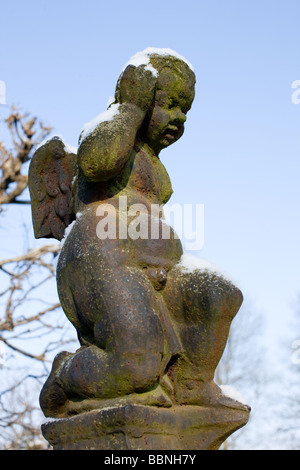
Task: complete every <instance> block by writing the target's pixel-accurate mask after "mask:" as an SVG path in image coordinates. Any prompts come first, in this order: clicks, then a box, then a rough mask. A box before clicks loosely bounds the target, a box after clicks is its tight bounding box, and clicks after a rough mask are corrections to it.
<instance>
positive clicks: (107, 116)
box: [79, 103, 120, 142]
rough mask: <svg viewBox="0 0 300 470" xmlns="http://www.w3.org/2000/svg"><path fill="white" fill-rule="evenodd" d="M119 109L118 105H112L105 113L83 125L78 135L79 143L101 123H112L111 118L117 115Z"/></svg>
mask: <svg viewBox="0 0 300 470" xmlns="http://www.w3.org/2000/svg"><path fill="white" fill-rule="evenodd" d="M119 107H120V104H119V103H116V104H112V105H111V106H110V107H109V108H108V109H107V110H106V111H104V112H103V113H100V114H98V116H96V117H95V118H94V119H92V121H90V122H87V123H86V124H84V126H83V129H82V131H81V134H80V138H79V140H80V142H82V141H83V140H84V139H86V137H87V136H88V135H90V134H91V133H92V132H93V131H94V130H95V129H96V127H97V126H98V125H99V124H101V123H102V122H107V121H112V120H113V118H114V117H115V116H116V115H117V114H119Z"/></svg>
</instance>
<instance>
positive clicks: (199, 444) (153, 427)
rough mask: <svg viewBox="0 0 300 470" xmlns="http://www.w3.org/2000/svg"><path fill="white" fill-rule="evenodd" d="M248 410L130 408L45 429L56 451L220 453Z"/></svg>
mask: <svg viewBox="0 0 300 470" xmlns="http://www.w3.org/2000/svg"><path fill="white" fill-rule="evenodd" d="M248 416H249V415H248V413H247V411H246V409H244V410H243V409H240V410H237V409H236V410H234V409H230V408H225V407H224V408H223V409H218V408H204V407H198V406H185V407H181V406H175V407H173V408H171V409H164V408H157V407H146V406H137V405H127V406H121V407H116V408H107V409H103V410H94V411H90V412H88V413H82V414H80V415H78V416H74V417H72V418H68V419H61V420H58V421H52V422H48V423H46V424H44V425H43V426H42V431H43V434H44V437H45V438H46V439H47V440H48V441H49V443H50V444H51V445H52V446H53V448H54V450H62V449H63V450H120V449H122V450H216V449H218V448H219V447H220V445H221V444H222V442H223V441H224V440H225V439H226V437H227V436H228V435H230V434H231V433H232V432H234V431H236V430H237V429H239V428H240V427H242V426H244V425H245V424H246V422H247V420H248Z"/></svg>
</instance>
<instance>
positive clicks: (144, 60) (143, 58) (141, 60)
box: [122, 47, 194, 77]
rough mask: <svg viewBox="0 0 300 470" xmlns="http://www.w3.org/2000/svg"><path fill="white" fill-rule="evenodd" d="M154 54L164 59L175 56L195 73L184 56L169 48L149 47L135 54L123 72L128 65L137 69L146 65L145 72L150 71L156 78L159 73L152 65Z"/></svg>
mask: <svg viewBox="0 0 300 470" xmlns="http://www.w3.org/2000/svg"><path fill="white" fill-rule="evenodd" d="M152 54H156V55H160V56H163V57H166V56H173V57H176V58H177V59H179V60H181V61H182V62H185V63H186V64H187V65H188V66H189V68H190V69H191V70H192V71H193V72H194V67H193V66H192V64H191V63H190V62H189V61H188V60H187V59H186V58H185V57H183V56H182V55H180V54H178V53H177V52H176V51H173V50H172V49H168V48H159V47H147V48H146V49H144V50H143V51H141V52H137V53H136V54H134V55H133V56H132V57H131V58H130V59H129V61H128V62H127V63H126V65H125V66H124V68H123V70H122V72H123V71H124V70H125V69H126V67H127V66H128V65H134V66H135V67H139V66H140V65H146V66H147V67H145V70H150V71H151V72H152V73H153V75H154V76H155V77H157V76H158V71H157V70H156V69H155V68H154V67H153V66H152V65H151V64H150V56H151V55H152Z"/></svg>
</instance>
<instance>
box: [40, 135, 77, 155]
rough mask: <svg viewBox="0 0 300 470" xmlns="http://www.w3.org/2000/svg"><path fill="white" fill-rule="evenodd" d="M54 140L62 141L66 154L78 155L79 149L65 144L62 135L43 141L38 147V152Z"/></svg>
mask: <svg viewBox="0 0 300 470" xmlns="http://www.w3.org/2000/svg"><path fill="white" fill-rule="evenodd" d="M52 140H60V141H61V142H62V143H63V144H64V147H65V151H66V152H68V153H75V154H77V147H74V146H73V145H69V144H65V143H64V141H63V138H62V136H61V135H55V136H53V137H51V138H50V139H45V140H43V141H42V142H40V143H39V144H38V145H37V146H36V150H37V149H39V148H40V147H42V146H43V145H45V144H47V143H48V142H51V141H52Z"/></svg>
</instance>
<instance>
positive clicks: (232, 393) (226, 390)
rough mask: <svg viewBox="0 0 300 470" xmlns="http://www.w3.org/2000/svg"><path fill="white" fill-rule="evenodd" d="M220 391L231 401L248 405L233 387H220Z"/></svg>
mask: <svg viewBox="0 0 300 470" xmlns="http://www.w3.org/2000/svg"><path fill="white" fill-rule="evenodd" d="M220 389H221V391H222V394H223V395H224V396H225V397H228V398H231V399H232V400H235V401H238V402H239V403H242V404H243V405H247V406H248V403H247V401H246V400H245V398H244V397H243V395H242V394H241V393H240V392H239V391H238V390H236V389H235V388H234V387H232V385H220Z"/></svg>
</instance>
